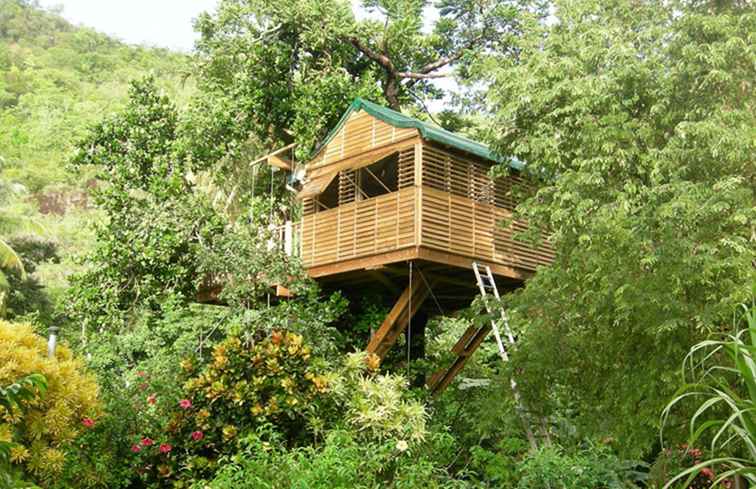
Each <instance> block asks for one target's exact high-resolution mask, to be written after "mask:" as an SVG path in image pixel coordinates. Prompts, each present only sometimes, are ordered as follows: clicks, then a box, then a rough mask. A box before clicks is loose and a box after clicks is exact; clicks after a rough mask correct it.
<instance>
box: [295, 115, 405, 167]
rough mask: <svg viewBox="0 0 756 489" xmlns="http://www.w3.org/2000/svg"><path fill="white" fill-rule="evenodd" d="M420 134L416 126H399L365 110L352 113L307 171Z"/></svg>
mask: <svg viewBox="0 0 756 489" xmlns="http://www.w3.org/2000/svg"><path fill="white" fill-rule="evenodd" d="M417 134H418V132H417V129H413V128H409V129H402V128H396V127H394V126H391V125H389V124H386V123H385V122H383V121H381V120H379V119H376V118H375V117H373V116H371V115H370V114H368V113H367V112H365V111H359V112H353V113H352V115H350V116H349V118H348V119H347V121H346V123H344V126H342V128H341V130H340V131H339V132H338V133H337V134H336V135H335V136H334V137H333V139H331V141H330V142H329V143H328V144H327V145H326V146H325V147H324V148H321V150H320V152H319V153H318V154H317V156H316V157H315V158H314V159H313V160H312V161H311V162H310V163H309V165H308V170H313V169H315V168H319V167H323V166H327V165H329V164H331V163H336V162H338V161H340V160H343V159H345V158H351V157H353V156H357V155H359V154H360V153H364V152H366V151H370V150H372V149H375V148H379V147H381V146H385V145H388V144H392V143H396V142H398V141H402V140H404V139H408V138H411V137H414V136H417Z"/></svg>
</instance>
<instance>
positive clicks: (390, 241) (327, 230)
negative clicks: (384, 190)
mask: <svg viewBox="0 0 756 489" xmlns="http://www.w3.org/2000/svg"><path fill="white" fill-rule="evenodd" d="M510 218H511V212H510V211H508V210H506V209H502V208H500V207H497V206H495V205H492V204H486V203H481V202H476V201H473V200H472V199H468V198H465V197H460V196H458V195H454V194H451V193H448V192H443V191H440V190H437V189H434V188H430V187H425V186H423V187H414V186H413V187H407V188H403V189H401V190H399V191H397V192H392V193H389V194H386V195H381V196H378V197H374V198H371V199H367V200H361V201H355V202H351V203H349V204H345V205H342V206H339V207H336V208H334V209H329V210H325V211H321V212H317V213H313V214H310V215H306V216H304V217H303V219H302V223H301V229H302V234H301V258H302V261H303V263H304V265H305V267H306V268H308V269H316V268H320V269H322V267H323V266H325V265H331V264H337V263H341V262H348V261H352V262H353V263H354V266H353V267H349V266H348V267H346V268H345V267H339V272H345V271H350V270H353V269H357V268H359V267H360V265H361V264H364V263H365V261H357V260H355V259H358V258H368V257H378V256H379V255H382V254H386V253H391V252H396V251H399V250H410V251H411V249H413V248H414V249H415V251H416V254H417V257H418V258H422V257H426V258H428V257H430V259H431V261H437V260H441V261H448V260H449V259H450V257H448V256H447V255H452V257H454V256H456V257H460V258H470V259H477V260H480V261H485V262H488V263H491V264H499V265H503V266H505V267H510V268H513V269H516V270H519V271H523V272H534V271H535V270H536V267H538V266H539V265H547V264H549V263H550V262H551V259H552V252H551V250H550V249H549V248H548V246H546V245H543V246H540V247H538V248H535V249H534V248H532V247H531V246H530V245H529V244H527V243H523V242H521V241H518V240H517V239H515V237H514V236H513V235H514V234H515V233H516V232H518V231H522V230H525V229H526V224H525V223H522V222H516V221H515V222H513V223H512V225H511V226H509V227H508V228H503V227H501V226H500V225H499V223H501V222H502V221H504V220H505V219H510ZM433 252H441V253H433ZM421 255H422V256H421ZM411 257H412V253H410V254H407V255H406V256H404V258H405V259H411ZM434 257H435V259H434ZM455 263H456V262H455ZM500 274H501V273H500ZM318 275H320V274H318Z"/></svg>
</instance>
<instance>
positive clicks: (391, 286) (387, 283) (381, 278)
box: [367, 270, 402, 295]
mask: <svg viewBox="0 0 756 489" xmlns="http://www.w3.org/2000/svg"><path fill="white" fill-rule="evenodd" d="M367 273H368V275H370V276H371V277H372V278H374V279H375V280H376V282H380V283H381V284H383V286H384V287H386V288H387V289H388V290H389V291H390V292H391V293H392V294H394V295H399V294H400V293H401V292H402V291H401V290H400V289H399V287H397V286H396V284H395V283H394V282H392V281H391V279H390V278H388V277H387V276H386V275H384V274H383V273H381V272H380V271H378V270H368V272H367Z"/></svg>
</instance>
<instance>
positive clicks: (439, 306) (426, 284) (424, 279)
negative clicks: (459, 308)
mask: <svg viewBox="0 0 756 489" xmlns="http://www.w3.org/2000/svg"><path fill="white" fill-rule="evenodd" d="M417 271H418V273H420V278H421V279H423V282H424V283H425V286H426V287H428V292H430V295H431V297H433V302H435V303H436V307H437V308H438V312H440V313H441V315H442V316H443V315H444V310H443V308H442V307H441V303H439V302H438V299H437V298H436V294H434V293H433V289H431V286H430V283H429V282H428V280H427V279H426V278H425V274H424V273H423V271H422V270H421V269H420V267H418V268H417Z"/></svg>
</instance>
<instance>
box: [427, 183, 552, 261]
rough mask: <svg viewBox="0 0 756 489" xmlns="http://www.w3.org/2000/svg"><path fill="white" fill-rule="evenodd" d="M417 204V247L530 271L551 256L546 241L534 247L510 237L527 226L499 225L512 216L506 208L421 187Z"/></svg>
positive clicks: (517, 224) (520, 224) (548, 259)
mask: <svg viewBox="0 0 756 489" xmlns="http://www.w3.org/2000/svg"><path fill="white" fill-rule="evenodd" d="M421 207H422V219H421V222H422V228H423V229H422V240H421V242H420V246H426V247H428V248H432V249H435V250H439V251H444V252H448V253H455V254H457V255H462V256H467V257H472V258H480V259H483V260H487V261H491V262H494V263H500V264H502V265H507V266H513V267H518V268H522V269H525V270H530V271H535V269H536V267H537V266H539V265H548V264H549V263H551V261H552V259H553V252H552V250H551V248H550V247H549V246H548V245H547V244H544V245H541V246H539V247H538V248H535V249H534V248H533V247H531V246H530V245H529V244H527V243H524V242H521V241H519V240H516V239H514V236H513V235H514V233H515V232H517V231H523V230H525V229H527V225H526V224H525V223H522V222H517V221H515V222H514V223H513V224H512V225H511V226H510V227H508V228H503V227H501V222H502V221H504V220H505V219H509V218H510V217H511V215H512V214H511V212H510V211H508V210H506V209H501V208H498V207H496V206H494V205H491V204H486V203H481V202H475V201H473V200H472V199H468V198H466V197H460V196H458V195H454V194H452V193H449V192H443V191H440V190H437V189H434V188H429V187H424V188H423V191H422V206H421Z"/></svg>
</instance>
